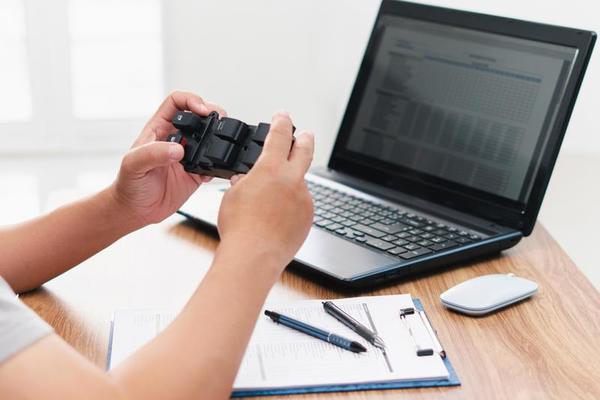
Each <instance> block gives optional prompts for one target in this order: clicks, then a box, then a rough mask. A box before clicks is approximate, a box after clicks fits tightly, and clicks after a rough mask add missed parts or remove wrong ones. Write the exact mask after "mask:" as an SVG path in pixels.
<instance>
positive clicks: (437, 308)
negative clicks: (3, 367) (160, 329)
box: [22, 216, 600, 399]
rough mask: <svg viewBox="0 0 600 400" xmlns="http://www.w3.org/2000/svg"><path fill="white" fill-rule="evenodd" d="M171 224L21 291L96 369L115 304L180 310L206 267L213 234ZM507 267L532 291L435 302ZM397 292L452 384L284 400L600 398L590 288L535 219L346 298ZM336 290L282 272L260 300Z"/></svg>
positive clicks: (599, 323)
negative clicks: (485, 251) (513, 301)
mask: <svg viewBox="0 0 600 400" xmlns="http://www.w3.org/2000/svg"><path fill="white" fill-rule="evenodd" d="M181 221H182V219H181V218H180V217H178V216H173V217H171V218H170V219H168V220H167V221H165V222H163V223H162V224H159V225H156V226H152V227H148V228H146V229H144V230H142V231H139V232H136V233H134V234H132V235H130V236H128V237H126V238H124V239H122V240H121V241H119V242H118V243H116V244H115V245H113V246H112V247H110V248H108V249H106V250H105V251H103V252H101V253H100V254H98V255H96V256H94V257H93V258H91V259H90V260H88V261H86V262H85V263H83V264H82V265H81V266H79V267H78V268H76V269H74V270H72V271H70V272H68V273H66V274H65V275H63V276H61V277H59V278H57V279H55V280H53V281H51V282H49V283H48V284H46V285H45V287H44V288H43V289H40V290H38V291H36V292H33V293H30V294H27V295H24V296H22V299H23V300H24V301H25V302H26V303H27V304H28V305H29V306H30V307H32V308H33V309H34V310H35V311H37V312H38V314H40V315H41V316H42V317H43V318H44V319H45V320H46V321H48V322H49V323H50V324H51V325H53V326H54V327H55V329H56V331H57V332H58V333H59V334H60V335H61V336H62V337H63V338H64V339H65V340H66V341H67V342H68V343H70V344H71V345H73V346H74V347H75V348H76V349H77V350H78V351H80V352H81V353H83V354H84V355H85V356H86V357H88V358H89V359H90V360H92V361H93V362H94V363H96V364H97V365H98V366H100V367H104V366H105V365H106V352H107V345H108V334H109V327H110V319H111V314H112V312H113V310H114V309H115V308H130V307H136V308H153V307H158V308H161V307H163V308H164V307H176V306H181V305H183V304H184V302H185V301H186V299H187V298H188V297H189V296H190V295H191V293H192V291H193V290H194V288H195V287H196V285H197V284H198V282H199V281H200V280H201V279H202V276H203V275H204V273H205V272H206V270H207V268H208V267H209V264H210V261H211V259H212V256H213V252H214V250H215V248H216V246H217V241H216V240H215V239H214V238H212V237H210V236H209V235H207V234H204V233H202V232H201V231H198V230H195V229H193V228H192V227H191V226H190V225H189V224H187V223H182V222H181ZM508 272H514V273H515V274H517V275H519V276H523V277H525V278H529V279H532V280H534V281H536V282H538V284H539V287H540V290H539V293H538V294H537V295H536V296H535V297H534V298H533V299H531V300H527V301H524V302H522V303H521V304H518V305H515V306H512V307H510V308H508V309H505V310H503V311H501V312H498V313H495V314H493V315H491V316H488V317H484V318H469V317H465V316H462V315H459V314H456V313H452V312H449V311H447V310H446V309H444V308H443V307H442V306H441V304H440V302H439V298H438V296H439V294H440V293H441V292H443V291H444V290H446V289H447V288H448V287H450V286H452V285H455V284H457V283H459V282H462V281H463V280H465V279H468V278H472V277H475V276H478V275H482V274H488V273H508ZM398 293H411V294H412V295H413V296H414V297H418V298H420V299H421V301H422V302H423V304H424V306H425V308H426V310H427V311H428V313H429V316H430V318H431V320H432V323H433V325H434V326H435V327H436V328H437V330H438V333H439V336H440V340H441V342H442V343H443V345H444V346H445V348H446V351H447V352H448V354H449V357H450V358H451V360H452V363H453V365H454V367H455V368H456V371H457V373H458V376H459V378H460V379H461V381H462V386H460V387H455V388H426V389H409V390H386V391H365V392H354V393H334V394H328V395H326V394H315V395H304V396H286V398H289V399H291V398H300V397H302V398H310V399H316V398H319V399H321V398H351V399H375V398H377V399H392V398H393V399H395V398H411V399H417V398H418V399H433V398H435V399H441V398H444V399H490V398H506V399H547V398H556V399H574V398H589V399H592V398H596V399H597V398H600V295H599V293H598V292H597V291H596V289H595V288H594V287H593V286H592V285H591V284H590V282H589V281H588V280H587V279H586V278H585V277H584V276H583V274H582V273H581V272H580V271H579V270H578V269H577V268H576V266H575V265H574V264H573V262H572V261H571V260H570V259H569V257H567V255H566V254H565V253H564V252H563V251H562V250H561V248H560V247H559V246H558V244H556V242H555V241H554V240H553V239H552V237H551V236H550V235H549V234H548V233H547V232H546V230H545V229H544V228H543V227H542V226H539V225H538V226H537V228H536V229H535V232H534V234H533V235H532V236H531V237H529V238H527V239H525V240H524V241H523V242H521V243H520V244H519V245H517V246H516V247H515V248H513V249H511V250H509V251H507V252H505V253H504V254H503V255H502V256H500V257H496V258H493V259H489V260H486V261H483V262H477V263H472V264H470V265H463V266H460V267H456V268H453V269H450V270H445V271H443V272H441V273H438V274H436V275H430V276H419V277H417V278H415V279H413V280H410V281H404V282H400V283H398V284H395V285H392V286H388V287H385V288H380V289H377V290H374V291H364V292H362V293H353V294H362V295H381V294H398ZM344 295H347V293H341V292H336V291H332V290H330V289H328V288H326V287H323V286H320V285H319V284H316V283H314V282H311V281H309V280H307V279H305V278H303V277H301V276H298V275H296V274H293V273H290V272H286V273H284V274H283V276H282V277H281V280H280V282H279V283H278V284H277V285H276V286H275V287H274V288H273V290H272V292H271V295H270V298H271V299H274V300H277V299H287V300H292V299H309V298H337V297H342V296H344ZM271 398H272V397H271Z"/></svg>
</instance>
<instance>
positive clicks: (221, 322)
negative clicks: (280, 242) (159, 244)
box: [112, 243, 281, 399]
mask: <svg viewBox="0 0 600 400" xmlns="http://www.w3.org/2000/svg"><path fill="white" fill-rule="evenodd" d="M247 250H249V251H247ZM278 264H281V261H275V260H274V259H273V257H271V256H270V255H267V254H260V253H259V252H257V251H256V249H244V248H239V247H238V246H235V247H234V246H230V245H229V244H228V243H222V245H221V246H220V248H219V251H218V253H217V257H216V258H215V261H214V263H213V266H212V267H211V269H210V271H209V272H208V274H207V275H206V277H205V278H204V280H203V282H202V284H201V285H200V287H199V288H198V289H197V291H196V293H195V294H194V295H193V297H192V298H191V299H190V301H189V303H188V304H187V305H186V307H185V309H184V310H183V312H182V313H181V315H180V316H179V317H178V318H177V319H176V320H175V321H174V322H173V323H172V324H171V326H170V327H169V328H168V329H167V330H166V331H165V332H164V333H163V334H162V335H160V336H159V337H158V338H157V339H156V340H154V341H153V342H152V343H151V344H149V345H148V346H146V347H145V348H143V349H142V350H141V351H139V352H138V353H136V354H135V355H134V356H132V357H131V358H130V359H128V360H127V361H126V363H124V364H123V365H122V366H120V367H118V368H117V369H115V370H114V371H113V373H112V374H113V377H114V378H115V380H116V381H117V382H118V384H119V386H120V387H121V389H122V390H123V391H124V392H125V393H127V395H128V396H127V397H130V398H133V399H137V398H140V399H141V398H143V399H162V398H167V397H168V398H174V399H175V398H207V399H224V398H229V395H230V393H231V392H230V391H231V387H232V385H233V381H234V379H235V375H236V373H237V370H238V368H239V365H240V362H241V360H242V357H243V354H244V350H245V348H246V345H247V342H248V340H249V338H250V335H251V334H252V330H253V328H254V325H255V323H256V319H257V316H258V313H259V312H260V309H261V307H262V305H263V303H264V301H265V298H266V296H267V294H268V292H269V290H270V289H271V287H272V286H273V284H274V283H275V281H276V279H277V277H278V276H279V271H280V270H281V265H278ZM154 378H156V379H154Z"/></svg>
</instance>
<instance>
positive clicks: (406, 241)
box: [180, 0, 596, 287]
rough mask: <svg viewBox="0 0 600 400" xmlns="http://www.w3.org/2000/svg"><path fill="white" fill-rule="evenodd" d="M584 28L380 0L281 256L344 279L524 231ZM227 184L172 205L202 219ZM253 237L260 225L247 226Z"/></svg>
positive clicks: (479, 248) (387, 274)
mask: <svg viewBox="0 0 600 400" xmlns="http://www.w3.org/2000/svg"><path fill="white" fill-rule="evenodd" d="M595 38H596V35H595V33H593V32H589V31H583V30H579V29H570V28H564V27H558V26H550V25H543V24H538V23H532V22H525V21H519V20H514V19H508V18H502V17H496V16H491V15H482V14H476V13H471V12H464V11H458V10H452V9H446V8H439V7H434V6H429V5H421V4H412V3H407V2H397V1H389V0H385V1H383V2H382V4H381V8H380V10H379V13H378V16H377V19H376V21H375V26H374V28H373V31H372V33H371V37H370V39H369V42H368V46H367V49H366V52H365V55H364V58H363V60H362V64H361V66H360V70H359V72H358V76H357V78H356V82H355V84H354V88H353V90H352V94H351V97H350V99H349V102H348V105H347V108H346V111H345V114H344V117H343V120H342V122H341V125H340V128H339V132H338V134H337V138H336V141H335V145H334V148H333V151H332V154H331V157H330V159H329V163H328V165H327V167H326V168H316V169H312V170H311V171H310V173H309V174H307V176H306V182H307V185H308V187H309V189H310V191H311V193H312V195H313V199H314V209H315V214H314V223H313V226H312V228H311V230H310V233H309V235H308V237H307V239H306V242H305V243H304V245H303V246H302V247H301V249H300V250H299V252H298V253H297V255H296V257H295V263H294V264H295V265H296V266H297V267H301V268H302V269H306V270H308V271H311V272H313V273H314V274H312V275H315V274H316V276H318V277H326V278H328V279H329V280H331V281H332V282H337V283H341V284H344V285H349V286H356V287H360V286H369V285H375V284H379V283H382V282H384V281H388V280H392V279H397V278H402V277H407V276H410V275H413V274H415V273H420V272H423V271H428V270H434V269H439V268H442V267H445V266H449V265H452V264H456V263H461V262H465V261H466V260H469V259H472V258H474V257H479V256H483V255H490V254H494V253H498V252H500V251H502V250H504V249H508V248H510V247H512V246H514V245H516V244H517V243H518V242H519V241H520V240H521V238H523V237H524V236H527V235H529V234H530V233H531V231H532V229H533V226H534V224H535V221H536V217H537V214H538V211H539V209H540V206H541V203H542V199H543V197H544V193H545V191H546V187H547V185H548V181H549V179H550V174H551V172H552V169H553V167H554V163H555V161H556V158H557V156H558V151H559V148H560V145H561V141H562V139H563V136H564V134H565V131H566V129H567V123H568V120H569V117H570V115H571V111H572V110H573V106H574V104H575V98H576V96H577V92H578V90H579V87H580V85H581V82H582V79H583V76H584V72H585V69H586V66H587V64H588V60H589V58H590V54H591V51H592V48H593V45H594V42H595ZM228 187H229V183H228V182H223V183H221V184H209V185H205V186H203V187H202V188H201V189H200V190H199V191H198V192H197V193H196V194H195V195H194V196H193V197H192V198H191V199H190V200H189V201H188V202H187V203H186V204H185V205H184V206H183V207H182V208H181V210H180V212H181V213H182V214H183V215H185V216H187V217H189V218H192V219H194V220H197V221H202V222H203V223H204V224H208V225H209V226H215V225H216V222H217V213H218V208H219V204H220V200H221V197H222V196H223V194H224V193H225V190H226V189H227V188H228ZM257 234H260V232H257Z"/></svg>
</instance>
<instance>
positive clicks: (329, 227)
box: [325, 223, 344, 231]
mask: <svg viewBox="0 0 600 400" xmlns="http://www.w3.org/2000/svg"><path fill="white" fill-rule="evenodd" d="M343 227H344V225H340V224H336V223H333V224H331V225H327V226H326V227H325V229H327V230H328V231H337V230H338V229H340V228H343Z"/></svg>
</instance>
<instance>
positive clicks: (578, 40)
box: [328, 0, 596, 235]
mask: <svg viewBox="0 0 600 400" xmlns="http://www.w3.org/2000/svg"><path fill="white" fill-rule="evenodd" d="M385 15H391V16H400V17H404V18H412V19H415V20H422V21H429V22H433V23H439V24H446V25H449V26H452V27H459V28H466V29H474V30H477V31H481V32H489V33H494V34H500V35H506V36H510V37H514V38H523V39H527V40H533V41H539V42H543V43H550V44H556V45H561V46H567V47H571V48H575V49H577V50H578V52H577V57H576V59H575V62H574V63H573V67H572V71H571V74H570V75H569V77H568V79H567V82H566V85H565V92H564V96H563V97H562V99H561V100H560V102H559V104H558V108H557V113H556V119H555V122H554V124H553V126H551V127H550V132H549V135H548V141H547V144H546V146H545V149H544V151H543V153H542V154H541V155H540V162H539V166H538V169H537V172H536V173H535V176H534V178H533V185H532V188H531V192H530V194H529V196H528V198H527V201H526V202H525V203H519V202H517V201H514V200H510V199H507V198H502V197H500V196H496V195H493V194H490V193H485V192H483V191H479V190H476V189H473V188H469V187H466V186H463V185H460V184H458V183H454V182H450V181H448V180H443V179H440V178H435V177H432V176H427V175H426V174H422V173H419V172H418V171H414V170H410V169H408V168H403V167H399V166H397V165H392V164H387V163H385V162H377V163H374V162H373V159H370V158H369V157H366V156H361V155H360V154H357V153H354V152H352V151H349V150H347V148H346V143H347V140H348V137H349V136H350V132H351V131H352V124H353V123H354V119H355V118H354V117H355V115H356V113H357V110H358V107H359V105H360V103H361V98H362V95H363V93H364V91H365V88H366V83H367V80H368V78H369V75H368V74H369V72H370V70H371V67H372V65H373V62H374V59H375V55H376V52H377V48H378V37H379V35H378V25H379V21H380V19H381V18H382V17H383V16H385ZM595 38H596V35H595V33H594V32H590V31H583V30H578V29H571V28H565V27H559V26H552V25H545V24H540V23H534V22H527V21H521V20H515V19H510V18H504V17H497V16H491V15H485V14H478V13H473V12H467V11H460V10H453V9H447V8H441V7H435V6H429V5H422V4H415V3H407V2H403V1H395V0H384V1H383V2H382V4H381V7H380V9H379V13H378V15H377V18H376V21H375V25H374V28H373V31H372V33H371V37H370V39H369V42H368V45H367V49H366V51H365V55H364V57H363V60H362V63H361V66H360V69H359V72H358V76H357V79H356V81H355V84H354V87H353V89H352V93H351V95H350V100H349V102H348V105H347V107H346V111H345V113H344V117H343V119H342V123H341V125H340V129H339V131H338V135H337V138H336V141H335V144H334V147H333V151H332V153H331V157H330V159H329V163H328V167H329V168H330V169H332V170H334V171H337V172H341V173H345V174H348V175H351V176H355V177H357V178H361V179H365V180H368V181H370V182H372V183H376V184H378V185H382V186H384V187H386V188H389V189H394V190H400V189H399V188H402V189H401V191H402V192H404V193H408V194H410V195H413V196H417V197H420V198H423V199H425V200H427V201H430V202H433V203H438V204H440V205H443V206H446V207H450V208H453V209H457V210H459V211H463V212H467V213H469V214H472V215H476V216H478V217H480V218H484V219H486V220H490V221H493V222H495V223H498V224H500V225H503V226H506V227H509V228H514V229H516V230H519V231H521V232H522V233H523V234H524V235H528V234H529V233H531V231H532V230H533V226H534V224H535V220H536V218H537V214H538V212H539V209H540V206H541V203H542V200H543V197H544V194H545V191H546V188H547V186H548V182H549V180H550V175H551V173H552V170H553V168H554V164H555V162H556V158H557V157H558V152H559V149H560V145H561V143H562V139H563V137H564V134H565V131H566V128H567V124H568V121H569V118H570V115H571V112H572V110H573V106H574V104H575V99H576V97H577V93H578V91H579V88H580V86H581V82H582V80H583V76H584V73H585V69H586V67H587V64H588V61H589V58H590V55H591V50H592V48H593V45H594V42H595Z"/></svg>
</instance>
